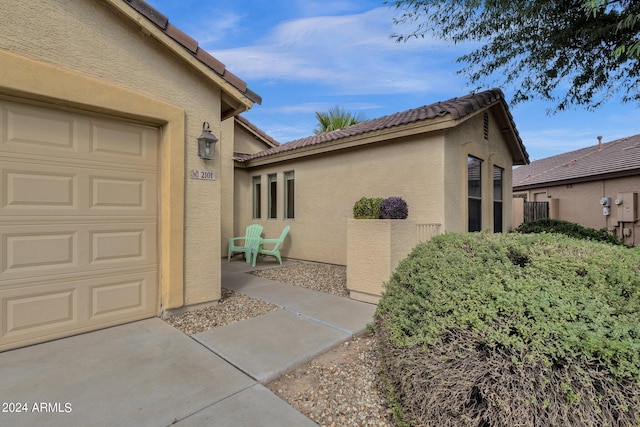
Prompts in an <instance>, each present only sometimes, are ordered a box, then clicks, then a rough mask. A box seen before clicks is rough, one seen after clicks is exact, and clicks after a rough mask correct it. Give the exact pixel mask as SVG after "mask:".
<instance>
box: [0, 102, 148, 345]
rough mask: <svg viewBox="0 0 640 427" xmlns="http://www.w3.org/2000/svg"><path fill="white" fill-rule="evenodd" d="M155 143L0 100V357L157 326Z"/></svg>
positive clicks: (140, 129)
mask: <svg viewBox="0 0 640 427" xmlns="http://www.w3.org/2000/svg"><path fill="white" fill-rule="evenodd" d="M158 140H159V137H158V129H156V128H153V127H147V126H141V125H138V124H131V123H126V122H123V121H119V120H115V119H111V118H104V117H93V116H90V115H83V114H79V113H76V112H69V111H63V110H58V109H55V108H48V107H44V106H36V105H28V104H23V103H18V102H13V101H9V100H2V99H0V179H1V183H0V263H1V265H0V269H1V270H0V334H1V335H0V351H2V350H7V349H11V348H16V347H21V346H24V345H27V344H32V343H37V342H42V341H46V340H50V339H53V338H59V337H64V336H68V335H73V334H77V333H80V332H85V331H90V330H95V329H99V328H104V327H107V326H112V325H116V324H121V323H126V322H129V321H133V320H138V319H143V318H147V317H152V316H154V315H156V311H157V307H158V289H157V288H158V279H157V276H158V268H157V254H156V240H157V231H156V229H157V211H158V208H157V205H158V203H157V197H158V196H157V180H158V178H157V161H158V160H157V148H158Z"/></svg>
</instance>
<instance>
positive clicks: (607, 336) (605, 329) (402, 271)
mask: <svg viewBox="0 0 640 427" xmlns="http://www.w3.org/2000/svg"><path fill="white" fill-rule="evenodd" d="M385 286H386V289H385V292H384V294H383V296H382V299H381V300H380V303H379V305H378V308H377V311H376V315H375V330H376V334H377V336H378V340H377V341H378V349H377V351H378V357H379V360H380V363H381V374H382V383H383V385H384V388H385V391H386V395H387V397H388V399H389V400H390V402H391V403H392V405H393V406H394V408H395V415H396V420H397V422H398V425H425V426H482V427H485V426H492V427H497V426H554V425H555V426H631V425H634V426H636V425H639V424H640V415H639V405H640V253H639V252H638V251H635V250H630V249H627V248H623V247H619V246H612V245H607V244H603V243H598V242H590V241H582V240H577V239H572V238H569V237H566V236H563V235H554V234H525V235H523V234H513V233H512V234H506V235H489V234H486V233H473V234H445V235H442V236H437V237H435V238H434V239H432V240H431V241H430V242H428V243H423V244H420V245H418V246H417V247H416V248H415V249H414V250H413V251H412V253H411V254H410V255H409V256H408V257H407V258H406V259H405V260H403V261H402V262H401V263H400V265H399V266H398V268H397V270H396V271H395V272H394V274H393V276H392V278H391V280H390V281H389V282H388V283H387V284H386V285H385Z"/></svg>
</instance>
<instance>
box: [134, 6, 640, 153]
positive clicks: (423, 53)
mask: <svg viewBox="0 0 640 427" xmlns="http://www.w3.org/2000/svg"><path fill="white" fill-rule="evenodd" d="M147 1H148V3H149V4H151V5H152V6H154V7H155V8H156V9H158V10H159V11H160V12H161V13H163V14H164V15H166V16H167V17H168V18H169V21H170V22H171V23H172V24H173V25H175V26H176V27H178V28H180V29H181V30H183V31H184V32H186V33H187V34H189V35H190V36H191V37H193V38H195V39H196V40H198V42H199V43H200V46H201V47H202V48H204V49H206V50H207V51H209V52H210V53H211V54H212V55H214V56H215V57H216V58H217V59H219V60H220V61H222V62H223V63H224V64H225V65H226V66H227V68H228V69H229V70H230V71H231V72H233V73H234V74H236V75H237V76H238V77H240V78H242V79H243V80H244V81H246V82H247V84H248V86H249V88H251V89H252V90H253V91H255V92H257V93H258V94H259V95H261V96H262V98H263V102H262V105H255V106H254V107H253V108H252V109H251V110H250V111H248V112H246V113H244V116H245V117H246V118H247V119H249V120H250V121H251V122H252V123H254V124H255V125H256V126H258V127H259V128H260V129H262V130H263V131H265V132H266V133H267V134H269V135H271V136H272V137H273V138H275V139H276V140H278V141H279V142H281V143H285V142H288V141H292V140H295V139H298V138H303V137H306V136H310V135H313V129H314V128H315V126H316V119H315V115H314V113H315V112H316V111H326V110H328V109H329V108H331V107H333V106H335V105H339V106H342V107H344V108H345V109H346V110H348V111H352V112H356V113H362V114H364V115H365V116H366V118H368V119H373V118H376V117H381V116H384V115H387V114H393V113H396V112H399V111H404V110H408V109H411V108H416V107H419V106H422V105H426V104H431V103H434V102H437V101H444V100H447V99H450V98H453V97H457V96H462V95H466V94H468V93H469V92H471V91H472V90H473V87H471V86H469V85H468V84H467V81H466V80H465V79H464V77H463V76H461V75H458V74H457V73H456V71H457V70H458V69H459V68H460V64H457V63H456V62H455V59H456V58H457V57H458V56H459V55H460V54H461V53H464V52H465V51H467V50H469V49H470V46H464V45H451V44H447V43H444V42H442V41H439V40H432V39H428V38H425V39H420V40H411V41H410V42H407V43H401V44H399V43H397V42H395V41H394V40H392V39H391V38H390V37H389V36H390V34H392V33H398V32H402V30H403V29H402V28H401V27H398V26H397V25H394V24H393V18H394V17H396V16H398V11H397V10H395V9H393V8H389V7H388V6H386V5H384V4H383V3H382V1H381V0H380V1H371V0H324V1H316V0H287V1H283V0H147ZM489 88H490V87H487V89H489ZM502 89H503V91H504V92H505V96H506V98H507V101H509V100H510V99H511V92H512V91H510V90H509V88H502ZM551 107H553V105H552V104H550V103H544V102H537V101H534V102H528V103H525V104H518V105H516V106H514V107H511V113H512V115H513V117H514V120H515V123H516V127H517V129H518V131H519V132H520V136H521V137H522V140H523V141H524V144H525V146H526V147H527V151H528V152H529V156H530V159H531V160H536V159H541V158H544V157H548V156H553V155H555V154H560V153H563V152H566V151H571V150H575V149H579V148H583V147H586V146H590V145H595V144H597V136H598V135H602V136H603V141H605V142H607V141H611V140H614V139H618V138H622V137H625V136H631V135H635V134H638V133H640V108H639V107H637V106H636V105H634V104H620V103H618V102H616V101H611V102H609V103H607V104H605V105H604V106H603V107H601V108H599V109H598V110H596V111H594V112H588V111H586V110H585V109H583V108H577V107H576V108H574V109H570V110H568V111H564V112H559V113H556V114H554V115H549V114H548V113H547V110H548V109H549V108H551Z"/></svg>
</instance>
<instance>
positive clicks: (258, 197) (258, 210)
mask: <svg viewBox="0 0 640 427" xmlns="http://www.w3.org/2000/svg"><path fill="white" fill-rule="evenodd" d="M259 218H262V177H261V176H254V177H253V219H259Z"/></svg>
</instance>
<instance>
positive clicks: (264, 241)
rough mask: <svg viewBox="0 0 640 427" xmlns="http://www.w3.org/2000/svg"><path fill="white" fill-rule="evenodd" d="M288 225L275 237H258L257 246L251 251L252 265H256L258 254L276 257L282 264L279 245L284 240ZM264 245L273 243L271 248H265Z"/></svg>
mask: <svg viewBox="0 0 640 427" xmlns="http://www.w3.org/2000/svg"><path fill="white" fill-rule="evenodd" d="M290 228H291V226H290V225H287V226H286V227H285V228H284V230H282V233H280V237H278V238H277V239H260V243H259V244H258V246H257V248H256V249H254V250H253V251H252V258H253V260H252V263H251V265H253V266H254V267H255V266H256V260H257V259H258V255H260V254H262V255H270V256H274V257H276V259H277V260H278V262H279V263H280V265H282V258H281V257H280V246H281V245H282V242H284V239H285V237H287V233H289V229H290ZM264 245H274V246H273V248H271V249H265V248H264Z"/></svg>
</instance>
